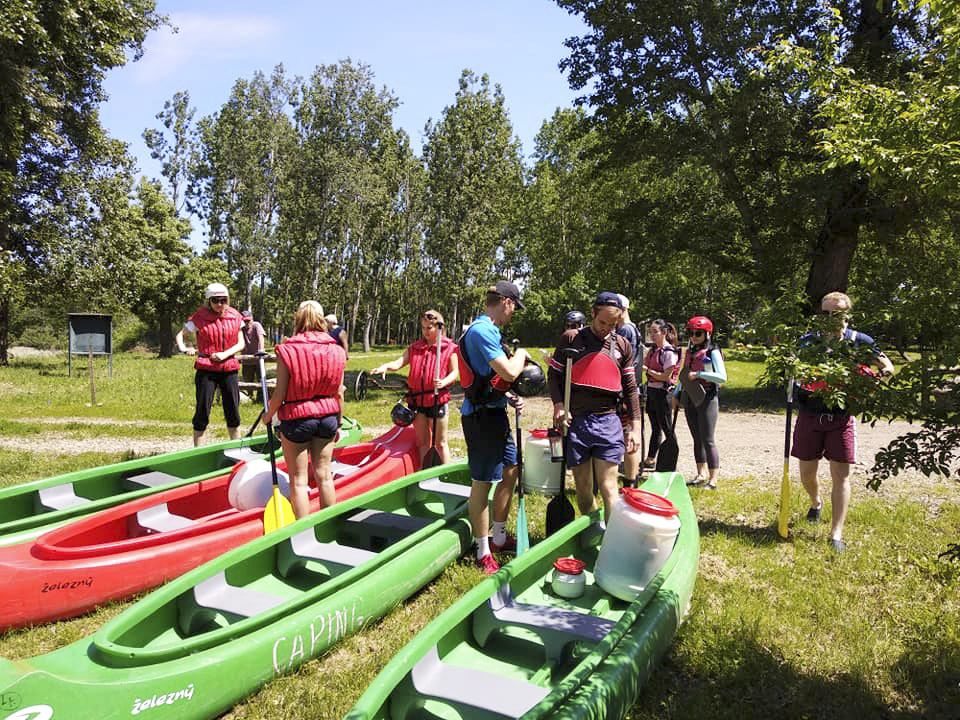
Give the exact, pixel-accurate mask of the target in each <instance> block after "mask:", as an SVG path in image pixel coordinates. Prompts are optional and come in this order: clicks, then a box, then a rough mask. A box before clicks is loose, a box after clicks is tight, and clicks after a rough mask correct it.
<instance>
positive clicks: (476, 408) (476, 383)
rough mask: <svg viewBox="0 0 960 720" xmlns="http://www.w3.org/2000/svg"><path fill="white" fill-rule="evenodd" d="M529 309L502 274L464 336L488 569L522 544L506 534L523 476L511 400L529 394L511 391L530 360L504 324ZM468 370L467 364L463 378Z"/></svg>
mask: <svg viewBox="0 0 960 720" xmlns="http://www.w3.org/2000/svg"><path fill="white" fill-rule="evenodd" d="M518 308H519V309H521V310H522V309H523V303H522V302H521V300H520V291H519V289H518V288H517V286H516V285H514V284H513V283H511V282H507V281H506V280H501V281H500V282H498V283H497V284H496V285H495V286H494V287H491V288H490V289H489V290H487V297H486V306H485V311H484V313H483V314H482V315H480V316H478V317H477V319H476V320H474V321H473V323H471V325H470V327H469V328H467V331H466V332H465V333H464V334H463V338H462V339H461V341H460V347H461V351H462V353H461V354H462V357H461V361H462V362H461V366H462V365H464V364H466V365H467V369H469V371H471V372H472V374H473V376H474V380H473V382H472V383H471V384H469V388H468V387H466V386H465V387H464V391H465V398H464V401H463V405H462V407H461V408H460V414H461V423H462V425H463V436H464V439H465V440H466V443H467V461H468V463H469V465H470V478H471V480H472V481H473V484H472V488H471V492H470V500H469V504H468V511H469V516H470V526H471V528H472V529H473V536H474V538H475V540H476V542H477V565H478V566H479V567H481V568H482V569H483V571H484V572H486V573H487V574H488V575H490V574H493V573H495V572H496V571H497V570H498V569H499V565H498V564H497V561H496V560H495V559H494V557H493V554H492V553H493V552H501V551H504V550H511V549H516V539H515V538H511V537H509V536H508V535H507V534H506V527H507V515H508V514H509V512H510V499H511V498H512V497H513V489H514V486H515V485H516V482H517V448H516V444H515V443H514V441H513V435H512V433H511V432H510V421H509V420H508V418H507V402H508V401H509V402H510V403H511V404H512V405H513V406H514V407H516V408H518V409H520V410H522V409H523V400H522V399H521V398H519V397H517V396H516V395H515V394H514V393H512V392H508V390H509V386H510V383H512V382H513V381H514V380H516V379H517V377H518V376H519V375H520V373H521V372H522V370H523V368H524V365H525V364H526V362H527V358H528V355H527V352H526V351H525V350H523V349H518V350H517V352H516V353H514V354H513V356H512V357H508V356H507V353H506V352H505V351H504V349H503V347H502V345H501V334H500V328H502V327H504V326H505V325H506V324H507V323H508V322H510V318H511V317H513V313H514V311H515V310H517V309H518ZM465 375H466V373H465V372H464V370H463V369H462V370H461V379H463V378H464V376H465ZM491 485H496V489H495V490H494V493H493V537H492V538H488V537H487V532H488V530H489V508H488V505H489V497H490V486H491Z"/></svg>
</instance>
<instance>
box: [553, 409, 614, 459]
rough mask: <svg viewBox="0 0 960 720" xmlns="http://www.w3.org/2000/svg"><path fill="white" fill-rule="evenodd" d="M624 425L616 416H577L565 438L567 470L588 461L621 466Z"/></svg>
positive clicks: (610, 414) (612, 414)
mask: <svg viewBox="0 0 960 720" xmlns="http://www.w3.org/2000/svg"><path fill="white" fill-rule="evenodd" d="M624 450H625V445H624V442H623V425H622V424H621V423H620V417H619V416H618V415H617V414H616V413H605V414H603V415H594V414H588V415H578V416H576V417H574V418H573V422H571V423H570V431H569V433H568V434H567V463H568V464H569V465H570V467H576V466H577V465H579V464H581V463H583V462H586V460H587V459H588V458H590V457H595V458H599V459H601V460H606V461H607V462H610V463H613V464H614V465H618V464H619V463H621V462H623V453H624Z"/></svg>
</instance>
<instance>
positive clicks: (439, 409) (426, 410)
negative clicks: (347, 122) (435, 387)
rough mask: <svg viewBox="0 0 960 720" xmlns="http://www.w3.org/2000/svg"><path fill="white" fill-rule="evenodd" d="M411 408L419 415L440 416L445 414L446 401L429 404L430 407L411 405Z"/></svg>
mask: <svg viewBox="0 0 960 720" xmlns="http://www.w3.org/2000/svg"><path fill="white" fill-rule="evenodd" d="M411 410H413V411H414V412H418V413H420V414H421V415H426V416H427V417H428V418H431V419H432V418H442V417H446V416H447V403H441V404H439V405H431V406H430V407H417V406H416V405H414V406H412V407H411Z"/></svg>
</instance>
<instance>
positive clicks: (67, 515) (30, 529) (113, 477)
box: [0, 418, 361, 546]
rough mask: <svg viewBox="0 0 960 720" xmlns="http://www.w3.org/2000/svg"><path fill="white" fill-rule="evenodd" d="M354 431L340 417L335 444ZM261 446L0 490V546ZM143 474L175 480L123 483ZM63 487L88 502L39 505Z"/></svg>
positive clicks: (356, 435) (226, 445) (349, 439)
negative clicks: (164, 475) (43, 492)
mask: <svg viewBox="0 0 960 720" xmlns="http://www.w3.org/2000/svg"><path fill="white" fill-rule="evenodd" d="M360 432H361V429H360V425H359V424H358V423H357V422H356V421H354V420H351V419H350V418H344V419H343V423H342V424H341V427H340V439H339V440H338V445H340V446H343V445H352V444H354V443H357V442H359V441H360ZM266 443H267V437H266V435H258V436H255V437H252V438H242V439H239V440H227V441H224V442H219V443H214V444H210V445H202V446H200V447H195V448H188V449H184V450H177V451H174V452H170V453H163V454H161V455H153V456H150V457H144V458H137V459H136V460H126V461H124V462H120V463H114V464H112V465H104V466H102V467H97V468H88V469H84V470H77V471H75V472H71V473H66V474H64V475H58V476H56V477H52V478H44V479H41V480H34V481H33V482H28V483H22V484H20V485H15V486H12V487H7V488H0V546H6V545H15V544H17V543H22V542H27V541H30V540H34V539H35V538H37V537H39V536H40V535H42V534H43V533H45V532H48V531H50V530H52V529H54V528H56V527H60V526H62V525H64V524H65V523H68V522H72V521H73V520H76V519H78V518H81V517H85V516H87V515H90V514H92V513H95V512H99V511H101V510H105V509H106V508H110V507H114V506H116V505H119V504H121V503H124V502H129V501H131V500H136V499H138V498H142V497H146V496H148V495H152V494H154V493H156V492H160V491H163V490H168V489H171V488H175V487H180V486H182V485H187V484H190V483H194V482H197V481H199V480H204V479H208V478H212V477H216V476H218V475H222V474H223V473H224V472H229V470H230V468H231V467H232V466H233V464H234V462H235V461H234V460H230V459H228V458H226V457H225V456H224V454H223V453H224V451H225V450H230V449H233V448H240V447H254V448H256V449H257V450H260V451H265V450H266V449H267V447H268V446H267V444H266ZM145 472H165V473H168V474H170V475H172V476H174V477H175V478H178V479H175V480H171V482H170V483H168V484H165V485H161V486H156V487H143V488H138V489H134V488H132V487H131V486H130V485H129V484H128V483H125V478H129V477H131V476H134V475H138V474H140V473H145ZM67 484H71V485H73V489H74V491H75V494H76V495H78V496H80V497H82V498H88V501H87V502H84V503H82V504H76V505H71V506H69V507H64V508H62V509H59V510H51V509H45V508H43V507H42V502H41V501H40V499H39V492H40V491H41V490H44V489H47V488H53V487H56V486H60V485H67Z"/></svg>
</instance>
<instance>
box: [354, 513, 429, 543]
mask: <svg viewBox="0 0 960 720" xmlns="http://www.w3.org/2000/svg"><path fill="white" fill-rule="evenodd" d="M431 522H433V521H432V520H429V519H427V518H422V517H415V516H411V515H401V514H399V513H392V512H387V511H385V510H374V509H372V508H368V509H366V510H361V511H360V512H357V513H354V514H353V515H350V516H349V517H347V518H345V523H346V524H345V527H344V533H345V534H346V535H347V536H348V537H349V539H350V540H352V541H353V544H356V545H364V544H366V543H367V542H369V545H368V547H369V548H371V549H372V550H381V549H383V548H384V547H386V546H387V545H390V544H391V543H394V542H397V541H398V540H401V539H403V538H405V537H406V536H407V535H411V534H413V533H415V532H416V531H417V530H420V529H422V528H425V527H426V526H427V525H429V524H430V523H431Z"/></svg>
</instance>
